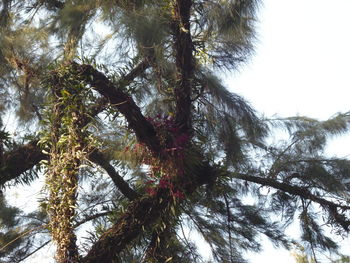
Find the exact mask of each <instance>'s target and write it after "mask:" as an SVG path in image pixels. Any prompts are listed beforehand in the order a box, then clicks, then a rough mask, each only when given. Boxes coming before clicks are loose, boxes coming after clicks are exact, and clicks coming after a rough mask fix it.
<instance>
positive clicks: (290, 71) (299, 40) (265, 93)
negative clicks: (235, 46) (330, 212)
mask: <svg viewBox="0 0 350 263" xmlns="http://www.w3.org/2000/svg"><path fill="white" fill-rule="evenodd" d="M263 2H264V4H263V7H262V8H261V9H260V14H259V21H260V23H259V27H258V33H259V39H258V42H257V48H256V54H255V56H254V57H252V59H251V60H250V62H249V63H248V64H247V65H246V66H244V67H242V68H241V70H240V72H238V73H236V74H233V75H231V76H228V77H225V79H226V83H227V84H228V86H229V87H230V89H231V91H233V92H236V93H238V94H240V95H242V96H243V97H245V98H246V99H247V100H248V101H249V102H251V104H252V105H253V106H254V107H255V108H256V109H257V110H258V111H259V112H262V113H264V115H266V116H268V117H271V116H272V115H274V114H277V115H278V116H282V117H287V116H294V115H307V116H309V117H313V118H318V119H327V118H328V117H331V116H332V115H334V114H335V113H337V112H347V111H350V96H349V95H350V91H349V88H350V0H332V1H330V0H263ZM344 142H347V145H344ZM341 145H343V147H341ZM349 146H350V140H349V139H347V140H342V141H341V142H338V143H337V142H335V143H334V145H332V146H331V147H330V148H331V150H332V152H334V153H337V154H339V155H342V156H343V155H348V154H350V150H348V149H349ZM332 154H333V153H332ZM344 242H345V243H346V244H347V245H349V244H350V241H349V238H348V239H347V240H345V241H344ZM268 247H270V246H268ZM343 252H344V253H346V252H347V251H343ZM289 254H290V253H289V252H287V251H284V252H283V251H277V250H272V249H271V248H268V249H267V251H266V252H265V253H262V254H259V255H257V256H254V257H251V262H252V263H255V262H269V263H275V262H276V263H280V262H284V263H289V262H294V261H293V260H292V259H291V257H290V256H289Z"/></svg>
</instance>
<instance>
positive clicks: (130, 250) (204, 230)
mask: <svg viewBox="0 0 350 263" xmlns="http://www.w3.org/2000/svg"><path fill="white" fill-rule="evenodd" d="M186 3H187V4H188V5H187V6H186ZM258 6H259V1H256V0H247V1H235V0H225V1H224V0H220V1H200V0H196V1H189V0H186V1H185V0H184V1H175V0H169V1H158V0H132V1H126V0H121V1H111V0H106V1H92V0H88V1H83V0H78V1H72V0H67V1H58V0H37V1H36V0H32V1H16V0H11V1H9V0H3V1H1V4H0V102H1V103H0V112H1V114H9V115H10V116H15V115H16V116H18V117H19V118H18V120H19V125H20V127H23V129H21V130H24V131H23V132H22V131H21V132H19V134H18V136H17V137H13V138H10V136H9V134H8V133H7V130H3V127H2V126H0V143H1V145H0V146H1V147H2V149H1V152H0V153H1V159H0V177H1V179H2V181H1V182H3V181H4V182H9V183H7V184H6V186H7V187H9V186H13V187H16V185H17V184H16V182H21V183H23V184H27V185H29V187H30V186H31V185H33V184H34V183H36V182H37V180H36V179H37V178H40V179H42V178H43V176H44V174H46V178H47V179H46V182H45V189H46V190H47V192H48V194H47V195H46V196H44V197H43V196H41V197H40V200H41V201H40V203H41V205H40V206H39V208H38V209H37V211H34V212H33V213H30V214H29V215H25V216H23V218H21V219H19V218H20V216H22V215H24V214H23V213H21V212H20V210H18V209H16V208H13V207H10V206H8V205H7V204H6V202H5V201H4V199H1V200H0V201H1V202H0V218H1V221H0V223H1V224H0V227H1V229H0V230H1V232H0V233H1V234H0V244H1V246H5V245H6V244H10V245H7V246H6V249H1V250H0V259H1V262H20V261H23V260H24V259H25V258H26V257H28V256H29V255H30V254H31V253H34V252H36V246H38V247H41V246H42V245H44V244H46V243H47V240H49V234H51V235H52V236H53V239H54V240H55V241H56V245H58V247H59V249H61V254H62V255H63V254H64V255H63V256H62V257H61V259H62V258H64V257H65V256H67V255H66V254H65V252H62V251H63V250H64V247H69V246H70V245H69V244H68V243H64V242H66V241H67V240H64V238H67V237H69V239H70V241H69V242H71V243H70V244H72V247H73V248H71V247H70V248H68V250H69V249H71V250H70V251H73V252H74V253H76V254H75V255H74V256H76V257H75V260H76V261H78V259H79V256H77V253H78V249H76V248H74V246H75V238H77V239H79V241H81V240H83V241H81V242H79V249H81V250H82V251H84V253H82V254H89V252H90V251H91V250H92V249H94V245H95V244H96V243H97V244H98V242H100V241H101V240H103V239H104V238H105V237H106V236H108V235H109V234H110V233H114V234H116V235H117V234H118V233H120V232H118V231H125V230H120V229H123V227H125V229H127V231H125V232H123V233H122V234H124V236H125V237H126V239H127V242H126V243H123V242H122V241H120V242H119V243H118V242H116V243H115V244H114V243H113V244H107V245H108V246H111V247H113V251H114V249H118V246H121V244H122V245H124V247H123V249H121V251H120V253H119V252H118V253H119V254H118V255H117V256H116V255H113V258H112V259H110V260H111V261H113V260H114V261H115V262H179V263H180V262H181V263H184V262H205V259H204V258H203V255H200V254H199V252H198V248H197V247H196V246H195V245H194V243H195V242H194V240H193V239H191V236H189V235H187V234H186V231H187V230H191V231H193V232H195V233H196V234H199V235H201V236H202V237H203V239H204V240H205V241H206V242H207V244H209V246H210V248H211V253H212V255H213V262H245V259H244V255H245V253H246V251H260V249H261V241H260V236H261V235H265V236H267V237H268V238H269V239H270V240H271V241H272V242H273V243H274V244H275V245H277V246H283V247H287V248H289V247H290V246H291V244H294V243H293V242H294V241H293V240H291V238H290V237H288V236H286V235H285V234H284V230H285V229H286V228H287V227H288V225H290V224H291V223H293V222H295V221H297V222H299V223H300V226H301V237H300V240H299V242H300V244H301V245H302V246H303V249H304V250H303V251H299V252H300V253H299V252H297V254H296V259H297V261H298V262H304V263H306V262H317V261H316V259H317V257H318V255H319V254H321V253H323V251H328V252H331V253H333V254H336V251H337V243H336V242H335V241H334V239H333V237H332V236H327V234H326V233H327V232H328V230H329V228H330V229H331V230H334V231H333V232H334V233H336V234H339V235H346V234H347V232H348V231H349V226H350V214H349V211H350V207H349V200H350V199H349V191H350V183H349V182H350V181H349V179H350V178H349V175H350V161H349V160H348V159H347V158H338V157H329V156H327V153H326V152H325V149H326V146H327V143H328V142H329V139H331V138H333V137H335V136H339V135H342V134H346V133H347V132H348V131H349V128H350V126H349V113H343V114H337V115H335V116H333V117H332V118H330V119H329V120H326V121H319V120H315V119H311V118H308V117H301V116H297V117H290V118H285V119H265V118H263V117H261V116H259V114H258V113H257V112H256V111H255V110H254V109H253V107H252V106H251V105H249V103H248V102H247V101H246V100H245V99H244V98H242V97H241V96H239V95H238V94H235V93H233V92H231V91H229V90H228V89H227V88H226V87H225V86H224V85H223V84H222V82H221V80H220V78H219V77H218V75H219V74H220V72H222V71H220V70H231V69H236V68H237V67H238V66H239V65H240V64H241V63H244V61H246V60H247V59H249V56H250V55H251V54H252V53H253V44H254V39H255V33H254V31H255V30H254V26H255V21H256V20H257V18H256V17H257V9H258ZM186 8H189V13H188V14H189V21H186V19H185V16H186V12H185V11H186V10H185V9H186ZM187 11H188V10H187ZM186 48H187V49H189V50H186ZM78 55H80V56H81V58H78ZM189 57H190V59H189V61H187V59H188V58H189ZM185 61H187V64H186V63H185ZM192 64H193V65H192ZM186 91H190V92H189V94H188V97H186V96H185V93H186ZM186 94H187V93H186ZM179 98H182V100H181V99H179ZM187 102H189V103H190V107H188V108H189V112H186V117H188V119H189V121H188V122H189V123H190V124H189V126H190V129H189V130H186V129H185V128H184V127H185V126H186V125H187V124H186V123H179V119H181V118H182V117H183V116H180V117H181V118H180V117H179V116H178V114H179V112H181V111H179V109H180V110H181V107H182V106H183V105H184V104H186V103H187ZM187 115H188V116H187ZM26 127H29V128H26ZM272 137H276V138H278V139H277V140H276V141H274V140H272ZM37 138H39V141H40V143H39V145H40V147H41V150H42V151H43V153H45V158H42V160H41V162H40V163H39V161H38V160H36V159H35V158H33V157H32V155H30V154H27V152H20V151H17V150H18V149H26V151H30V149H33V148H34V147H36V143H33V144H29V146H30V147H27V148H21V145H22V144H23V142H24V143H27V142H28V141H35V142H36V141H37ZM280 138H281V139H280ZM154 145H155V146H154ZM151 146H153V147H151ZM96 152H98V154H96V155H95V156H94V153H96ZM22 154H24V156H25V158H22V159H21V160H24V162H28V163H29V162H30V161H32V159H35V162H34V161H33V162H34V163H30V165H28V167H29V168H28V169H26V171H22V172H20V174H21V175H20V176H13V174H15V172H14V171H16V168H17V167H7V166H6V165H7V163H11V162H9V159H6V158H15V157H18V156H22ZM25 154H27V155H25ZM96 156H97V157H96ZM2 160H7V161H8V162H7V163H6V162H2ZM9 168H11V169H9ZM33 168H34V170H33ZM40 168H44V169H40ZM4 171H5V172H6V173H5V172H4ZM9 171H10V172H9ZM30 171H36V172H37V173H32V174H31V173H30ZM34 175H35V176H34ZM11 176H12V177H11ZM41 181H44V180H41ZM130 192H131V193H132V194H131V195H130V194H126V193H130ZM1 198H2V197H1ZM150 203H151V206H148V205H149V204H150ZM139 204H144V207H141V208H140V207H139V206H138V205H139ZM136 208H138V209H139V210H136V211H135V210H134V209H136ZM152 209H155V210H157V209H158V210H159V211H158V212H159V213H158V214H157V213H154V214H155V215H157V216H155V218H152V219H151V220H148V221H147V220H145V222H146V223H144V224H142V225H138V223H139V222H141V221H142V220H144V219H145V218H146V219H149V218H148V216H149V214H150V213H151V212H152V213H153V212H154V211H153V210H152ZM140 215H141V216H140ZM276 215H277V216H276ZM135 218H138V219H137V220H138V222H135V221H133V220H134V219H135ZM128 220H129V221H128ZM135 220H136V219H135ZM140 224H141V223H140ZM63 225H64V227H62V226H63ZM60 227H61V228H60ZM113 227H120V228H118V231H116V232H113V231H112V230H113V229H114V228H113ZM128 227H129V228H128ZM39 229H40V231H39ZM86 229H88V231H87V233H85V234H81V232H84V231H80V230H86ZM135 229H136V230H137V231H139V232H137V231H136V232H137V233H136V234H135V236H133V237H130V236H129V234H130V233H132V234H134V233H135ZM75 230H79V231H75ZM114 230H115V229H114ZM75 232H77V233H78V234H77V235H76V234H75ZM111 235H112V234H111ZM130 235H131V234H130ZM18 237H20V238H18ZM111 238H113V236H112V237H111ZM67 244H68V245H67ZM104 249H107V248H106V247H100V250H101V251H102V250H104ZM85 252H86V253H85ZM101 253H102V252H101ZM68 254H69V253H68ZM67 260H69V259H67ZM339 260H343V261H339V262H347V261H346V260H347V258H346V257H343V258H342V259H339ZM61 261H64V260H61ZM114 261H113V262H114Z"/></svg>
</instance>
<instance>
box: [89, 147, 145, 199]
mask: <svg viewBox="0 0 350 263" xmlns="http://www.w3.org/2000/svg"><path fill="white" fill-rule="evenodd" d="M89 159H90V160H91V161H92V162H94V163H96V164H98V165H99V166H101V167H102V168H103V169H104V170H105V171H106V172H107V173H108V175H109V176H110V178H111V179H112V181H113V183H114V184H115V186H116V187H117V188H118V189H119V190H120V192H121V193H122V194H123V195H125V196H126V197H127V198H128V199H129V200H135V199H136V198H138V197H140V195H139V194H138V193H137V192H136V191H135V190H133V189H132V188H131V187H130V186H129V184H128V183H127V182H125V181H124V179H123V177H121V176H120V175H119V174H118V172H117V171H116V170H115V169H114V167H113V166H112V165H111V164H110V163H109V161H108V160H107V159H106V158H105V157H104V155H103V153H102V152H100V151H98V150H94V151H93V152H91V153H90V154H89Z"/></svg>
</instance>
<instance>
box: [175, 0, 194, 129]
mask: <svg viewBox="0 0 350 263" xmlns="http://www.w3.org/2000/svg"><path fill="white" fill-rule="evenodd" d="M174 2H175V3H174V15H173V20H172V30H173V35H174V51H175V59H176V67H177V74H178V76H177V81H178V85H176V87H175V89H174V95H175V102H176V113H175V121H176V123H177V124H178V125H179V127H180V129H181V132H183V133H186V134H190V133H191V104H192V101H191V94H192V86H193V79H194V58H193V54H192V50H193V43H192V38H191V33H190V27H191V26H190V15H191V6H192V0H176V1H174Z"/></svg>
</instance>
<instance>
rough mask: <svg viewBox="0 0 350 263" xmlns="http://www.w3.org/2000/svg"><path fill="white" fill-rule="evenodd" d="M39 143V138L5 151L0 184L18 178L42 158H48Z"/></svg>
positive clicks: (0, 167) (0, 171)
mask: <svg viewBox="0 0 350 263" xmlns="http://www.w3.org/2000/svg"><path fill="white" fill-rule="evenodd" d="M37 143H38V141H37V140H33V141H31V142H29V143H27V144H25V145H22V146H19V147H18V148H16V149H15V150H12V151H9V152H6V153H4V155H3V160H2V163H0V164H1V166H0V185H4V184H5V183H6V182H8V181H10V180H12V179H15V178H17V177H18V176H20V175H21V174H22V173H24V172H25V171H27V170H29V169H32V168H33V167H34V166H35V165H37V164H38V163H39V162H40V161H41V160H44V159H47V156H46V155H45V154H43V153H42V151H41V149H40V148H39V147H38V145H37Z"/></svg>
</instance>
